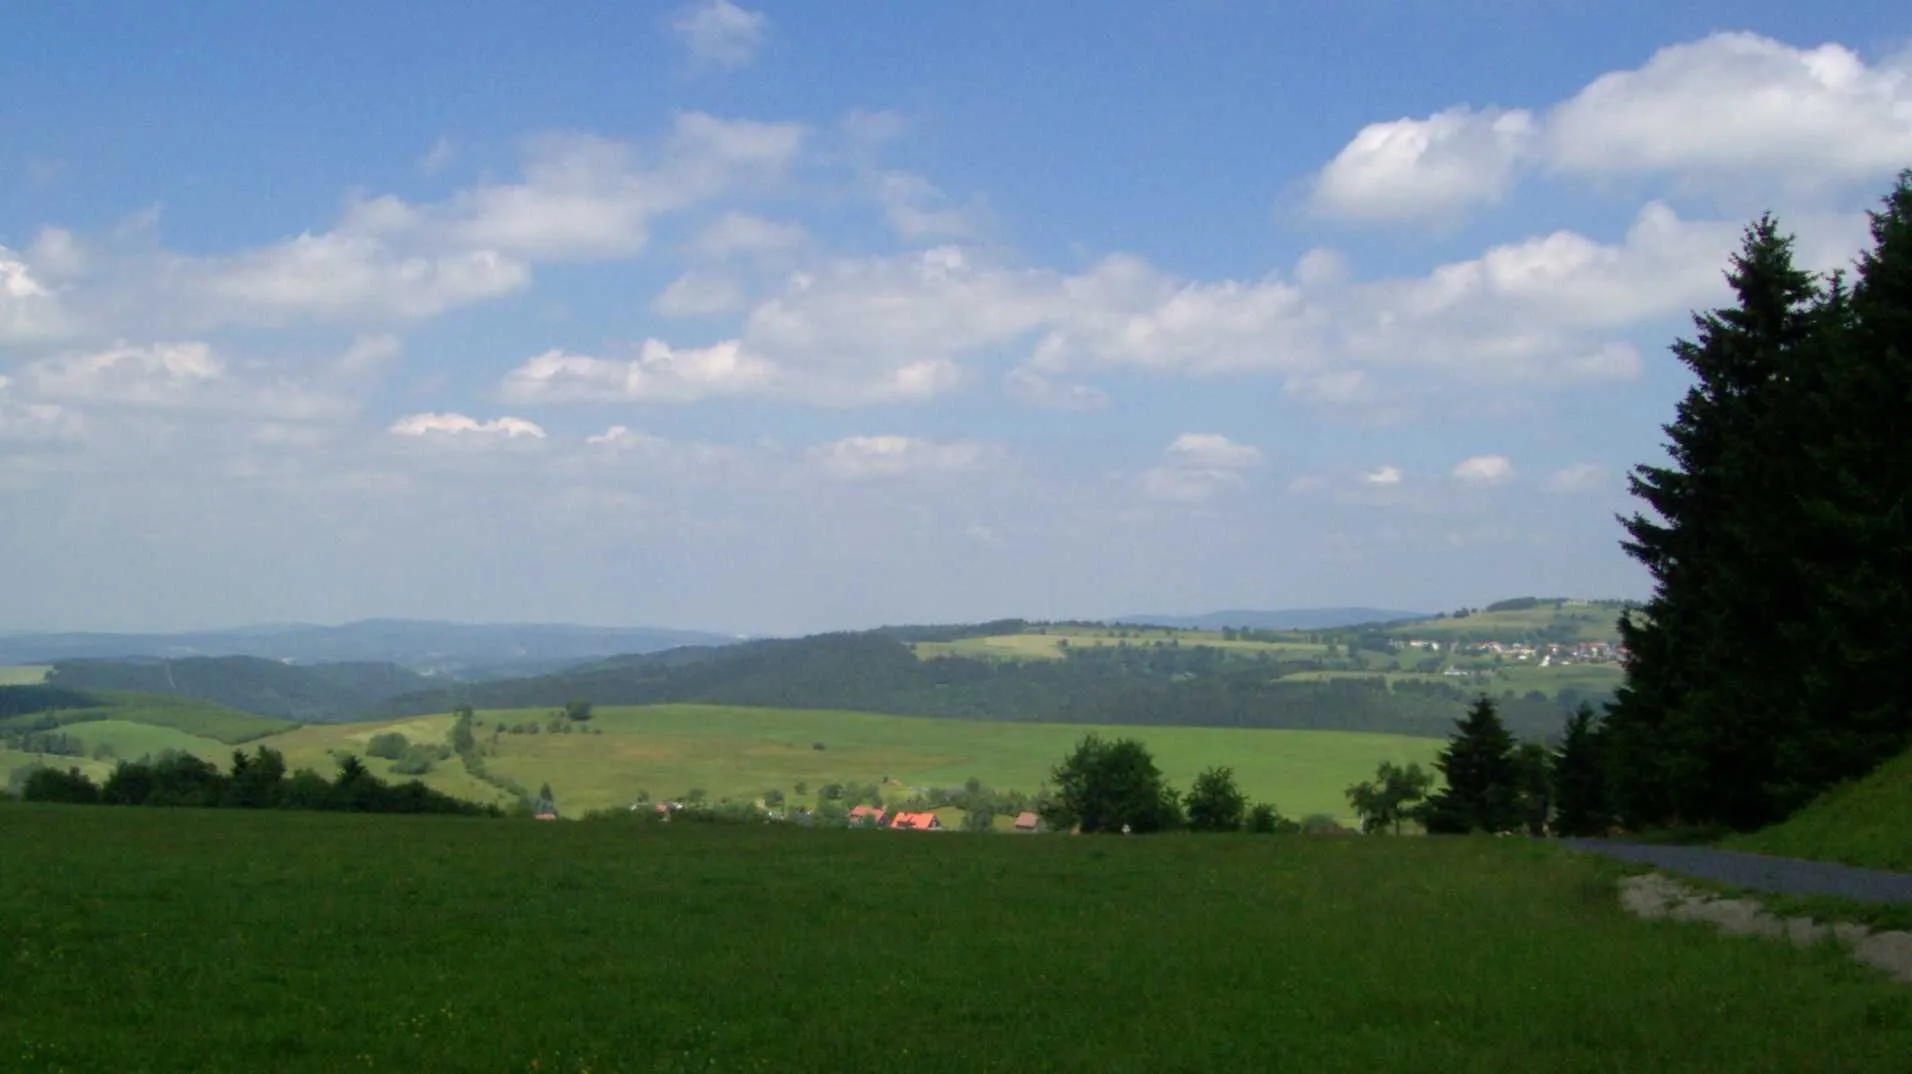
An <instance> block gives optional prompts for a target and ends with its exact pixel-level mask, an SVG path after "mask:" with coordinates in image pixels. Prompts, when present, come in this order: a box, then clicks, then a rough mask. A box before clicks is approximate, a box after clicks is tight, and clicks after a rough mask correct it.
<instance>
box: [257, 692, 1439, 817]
mask: <svg viewBox="0 0 1912 1074" xmlns="http://www.w3.org/2000/svg"><path fill="white" fill-rule="evenodd" d="M546 716H547V713H545V712H543V711H542V710H532V711H518V712H511V711H481V712H479V713H478V716H477V722H478V729H479V732H480V733H479V736H478V737H479V742H480V744H481V746H482V747H483V748H484V749H486V750H488V751H495V752H490V753H488V755H487V756H486V757H485V758H484V763H485V766H486V768H487V769H488V770H490V771H491V772H494V773H497V774H499V775H502V776H506V777H509V778H511V779H513V780H515V781H516V782H517V783H518V784H520V785H521V786H524V787H528V788H536V787H538V786H539V785H540V784H542V783H549V784H550V785H551V787H552V789H553V790H554V791H555V792H556V793H557V797H558V801H559V803H560V804H561V806H562V807H563V808H564V809H565V811H566V813H567V815H573V816H575V815H577V814H578V813H580V812H583V811H584V810H588V809H595V808H601V807H606V806H623V805H629V804H630V803H631V802H632V801H634V800H635V799H636V797H637V796H638V793H639V792H640V791H642V792H648V793H649V795H650V796H651V797H652V798H662V797H666V796H669V797H677V798H681V797H682V796H684V795H685V794H686V793H687V792H688V791H690V790H691V789H692V788H701V789H703V790H704V791H706V792H707V793H708V795H709V796H710V798H711V799H712V800H717V799H720V798H724V797H730V798H734V799H737V800H739V801H750V800H754V799H755V798H757V797H758V796H760V795H762V794H763V793H764V792H765V791H768V790H773V789H775V790H779V791H782V792H784V793H785V795H786V796H788V797H795V794H796V786H797V784H798V783H799V782H802V783H805V784H807V785H808V787H809V788H810V794H811V795H814V794H815V793H816V791H817V789H819V788H821V787H823V786H824V785H826V784H829V783H833V782H837V783H845V784H855V785H863V784H878V785H879V786H880V788H881V791H882V793H883V795H884V797H885V798H886V799H890V800H896V799H899V798H901V797H903V796H905V795H906V794H907V793H908V792H909V789H910V788H918V789H923V790H926V789H927V788H930V787H943V788H956V787H961V786H962V785H963V784H964V782H965V781H967V780H968V779H970V778H972V777H973V778H976V779H979V780H981V781H982V782H983V783H984V784H986V785H988V786H991V787H996V788H999V789H1003V790H1021V791H1025V792H1033V791H1035V790H1036V788H1037V787H1038V786H1040V785H1041V784H1043V783H1044V782H1046V781H1047V779H1048V773H1049V769H1050V768H1051V767H1053V766H1054V765H1055V764H1056V763H1057V762H1058V761H1060V760H1062V758H1063V756H1064V755H1066V754H1067V753H1068V752H1069V750H1070V749H1071V748H1072V747H1073V746H1074V745H1075V744H1076V743H1077V742H1078V741H1080V740H1081V738H1082V736H1083V735H1084V734H1087V733H1090V732H1098V733H1101V734H1104V735H1110V736H1114V735H1121V736H1127V737H1131V738H1137V739H1140V740H1141V741H1142V742H1143V743H1145V744H1146V745H1148V747H1149V748H1150V750H1151V751H1152V752H1153V753H1154V754H1155V757H1156V761H1157V763H1158V764H1159V765H1161V767H1162V770H1163V772H1164V773H1166V774H1167V775H1168V777H1169V778H1170V780H1171V781H1172V782H1174V783H1175V784H1176V786H1177V787H1179V788H1181V789H1184V790H1185V789H1187V787H1188V784H1189V783H1190V781H1192V780H1193V779H1194V777H1195V775H1196V774H1197V773H1199V772H1200V771H1201V770H1202V769H1204V768H1207V767H1209V766H1211V765H1229V766H1232V767H1233V768H1234V769H1235V773H1236V778H1237V779H1238V780H1239V781H1240V783H1241V785H1242V788H1243V790H1245V791H1246V792H1247V793H1248V794H1249V795H1250V796H1252V797H1256V798H1259V799H1263V800H1267V801H1271V802H1274V803H1275V804H1276V805H1278V806H1279V807H1280V808H1281V809H1282V810H1283V811H1284V812H1285V813H1287V814H1289V815H1291V816H1301V815H1305V814H1308V813H1326V814H1329V815H1331V816H1334V817H1337V818H1342V819H1348V820H1351V819H1352V815H1351V814H1350V812H1349V809H1348V804H1347V801H1346V799H1345V797H1344V796H1343V793H1342V792H1343V791H1344V790H1345V789H1346V788H1347V786H1348V785H1349V784H1351V783H1356V782H1359V781H1360V780H1363V779H1366V778H1368V777H1369V776H1371V775H1372V774H1373V773H1374V768H1375V766H1376V765H1378V764H1379V763H1380V762H1382V761H1394V762H1396V763H1401V764H1405V763H1407V762H1410V761H1418V762H1420V763H1422V764H1428V763H1430V762H1431V761H1432V760H1433V757H1434V753H1435V751H1436V750H1437V749H1438V748H1439V747H1440V743H1438V742H1436V741H1434V740H1431V739H1426V738H1415V737H1409V736H1404V735H1377V734H1358V733H1348V732H1340V731H1265V730H1241V729H1229V728H1205V727H1133V726H1131V727H1112V726H1096V725H1062V724H1039V723H1008V722H1001V721H976V720H954V719H949V720H923V719H914V718H910V717H900V716H884V715H874V714H870V713H862V712H825V711H810V710H799V709H763V708H744V707H736V706H712V705H659V706H646V707H613V708H601V709H599V710H598V712H597V714H596V715H595V716H594V717H593V718H592V719H591V721H590V722H589V724H588V725H583V729H582V730H574V731H572V732H571V733H567V734H551V733H548V732H547V733H541V734H535V735H532V734H510V733H503V734H500V733H497V727H498V725H499V724H500V723H503V724H505V725H507V726H509V725H514V724H520V725H521V724H522V723H524V722H526V721H540V720H542V719H544V718H545V717H546ZM382 726H383V725H363V726H354V727H353V731H354V733H355V734H356V735H364V736H367V737H369V735H370V734H371V733H373V728H374V727H382ZM315 730H316V729H306V730H304V731H302V732H300V733H299V734H300V735H301V736H309V735H311V734H313V733H314V731H315ZM439 734H441V735H442V734H443V730H440V731H439ZM274 741H276V740H271V739H269V740H267V743H268V744H271V743H273V742H274ZM455 764H456V762H455V761H454V762H451V765H453V766H455ZM427 782H430V780H429V776H428V778H427ZM443 789H448V788H443Z"/></svg>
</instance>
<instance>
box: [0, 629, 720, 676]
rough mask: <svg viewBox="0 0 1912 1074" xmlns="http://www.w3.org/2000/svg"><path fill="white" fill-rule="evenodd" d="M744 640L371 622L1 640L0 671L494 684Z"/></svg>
mask: <svg viewBox="0 0 1912 1074" xmlns="http://www.w3.org/2000/svg"><path fill="white" fill-rule="evenodd" d="M736 640H738V639H736V638H734V637H731V636H728V635H723V634H713V633H708V632H704V631H695V630H669V629H660V628H653V627H590V626H569V625H564V624H551V623H450V622H438V621H433V620H417V619H365V620H360V621H358V622H352V623H343V624H340V625H338V626H316V625H309V624H284V625H281V624H274V625H271V626H252V627H239V628H235V629H229V630H202V631H182V632H178V633H154V634H135V633H126V634H116V633H89V632H74V633H38V634H36V633H17V634H0V664H44V663H52V662H54V661H58V660H86V659H90V660H129V659H131V660H138V659H155V658H157V659H168V660H178V659H184V658H188V657H214V656H254V657H261V658H264V659H267V660H279V661H292V662H295V663H301V664H320V663H347V662H360V663H367V662H371V663H393V664H398V665H400V666H402V667H405V668H408V669H410V670H412V671H415V672H419V673H421V674H429V675H444V676H452V677H465V676H472V677H480V678H490V677H497V676H499V675H526V674H536V673H539V672H542V671H550V670H554V669H556V668H557V667H560V666H563V665H565V664H569V663H575V662H578V661H582V660H594V659H600V658H603V657H607V656H617V655H620V654H625V653H646V652H657V651H659V650H662V649H672V648H676V647H678V646H682V645H724V644H729V643H730V642H733V641H736Z"/></svg>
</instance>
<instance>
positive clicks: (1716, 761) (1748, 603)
mask: <svg viewBox="0 0 1912 1074" xmlns="http://www.w3.org/2000/svg"><path fill="white" fill-rule="evenodd" d="M1792 246H1793V243H1792V239H1791V237H1790V236H1786V235H1782V234H1781V233H1780V232H1779V228H1778V225H1777V223H1776V222H1775V221H1774V220H1773V219H1772V217H1770V216H1767V217H1762V218H1761V219H1760V220H1759V221H1758V222H1757V223H1755V224H1753V225H1752V226H1751V227H1749V228H1748V229H1747V230H1746V233H1745V236H1744V240H1743V242H1742V245H1741V249H1740V252H1739V253H1738V254H1737V255H1736V256H1735V257H1734V259H1733V264H1732V269H1731V271H1730V272H1729V273H1728V276H1727V279H1728V282H1729V283H1730V284H1731V285H1732V288H1733V291H1734V294H1735V296H1736V298H1737V303H1736V304H1735V305H1734V306H1731V307H1726V308H1722V309H1718V310H1714V311H1712V312H1711V313H1707V314H1702V315H1699V316H1696V317H1695V318H1694V321H1695V325H1696V328H1697V329H1698V331H1697V334H1696V338H1695V339H1693V340H1680V341H1678V342H1676V343H1675V344H1674V346H1673V348H1672V349H1673V353H1674V355H1675V356H1676V357H1677V358H1678V359H1679V360H1680V361H1681V362H1682V363H1683V364H1685V365H1686V366H1687V368H1688V369H1689V370H1690V371H1691V372H1692V373H1693V375H1694V377H1695V383H1694V384H1693V386H1692V387H1691V388H1690V389H1689V390H1688V391H1687V393H1686V396H1685V398H1684V399H1682V400H1681V402H1680V404H1679V407H1678V409H1677V412H1676V415H1675V418H1674V421H1673V422H1672V423H1671V424H1669V425H1667V426H1666V427H1665V431H1666V434H1667V453H1668V456H1669V465H1665V466H1651V465H1643V466H1639V467H1636V468H1635V471H1634V474H1633V476H1632V478H1631V480H1630V482H1629V485H1630V487H1631V490H1632V492H1633V494H1634V495H1635V496H1636V497H1638V498H1640V499H1641V500H1643V501H1645V503H1646V505H1647V506H1648V507H1649V508H1651V510H1652V511H1653V513H1654V514H1655V515H1657V516H1658V517H1657V518H1654V517H1648V516H1647V515H1645V514H1636V515H1634V516H1633V517H1631V518H1625V519H1622V520H1621V521H1622V524H1623V525H1624V526H1625V528H1626V531H1627V535H1628V538H1629V539H1628V540H1627V541H1625V542H1623V545H1622V546H1623V547H1624V548H1625V550H1626V551H1627V553H1628V554H1629V555H1631V556H1633V557H1634V558H1635V559H1638V560H1639V561H1640V562H1641V563H1642V564H1643V565H1644V566H1646V568H1647V569H1648V571H1649V572H1651V574H1652V575H1653V578H1654V582H1655V588H1654V593H1653V596H1652V598H1651V599H1650V600H1649V601H1648V602H1647V604H1646V606H1645V607H1644V608H1643V609H1642V610H1641V611H1642V614H1641V615H1640V616H1638V617H1636V616H1634V615H1632V614H1629V615H1628V616H1626V617H1625V618H1623V619H1622V621H1621V624H1620V630H1621V635H1622V639H1623V641H1624V642H1625V644H1626V646H1627V648H1628V651H1629V658H1628V663H1627V681H1626V684H1625V686H1624V687H1623V688H1622V689H1621V690H1620V691H1619V692H1618V694H1617V697H1616V700H1615V703H1614V704H1613V706H1612V708H1611V712H1610V715H1609V721H1608V728H1609V733H1610V734H1611V736H1612V746H1613V758H1614V760H1615V762H1616V763H1615V767H1614V780H1613V785H1612V791H1613V797H1614V804H1615V805H1616V806H1617V807H1618V809H1619V811H1620V813H1621V815H1622V817H1623V818H1625V820H1626V821H1627V822H1628V823H1631V824H1635V825H1639V824H1652V823H1664V822H1669V821H1674V820H1681V821H1687V822H1707V821H1724V822H1726V823H1729V824H1734V825H1737V826H1752V825H1756V824H1759V823H1764V822H1765V821H1767V820H1770V819H1772V816H1773V808H1774V807H1773V796H1772V793H1771V787H1772V785H1773V783H1774V781H1775V777H1776V774H1777V770H1778V767H1779V757H1778V754H1777V752H1776V751H1775V749H1774V733H1775V731H1776V729H1777V728H1779V727H1780V726H1782V725H1783V724H1785V723H1786V722H1787V719H1788V715H1787V713H1788V710H1787V708H1786V704H1785V701H1784V699H1783V697H1777V696H1775V695H1774V694H1773V693H1772V691H1770V690H1768V689H1765V688H1764V685H1765V679H1766V678H1767V677H1769V675H1770V673H1771V671H1772V670H1773V669H1774V668H1775V667H1776V666H1781V665H1783V662H1784V660H1785V659H1786V657H1787V655H1788V653H1787V650H1786V647H1785V640H1784V635H1783V634H1782V633H1780V632H1779V631H1777V630H1775V629H1774V623H1775V622H1776V621H1784V620H1786V619H1788V618H1794V619H1796V618H1798V617H1799V616H1800V615H1801V614H1802V610H1801V608H1800V607H1799V596H1798V587H1797V586H1796V585H1794V584H1792V578H1791V577H1790V573H1789V570H1788V568H1787V562H1788V561H1787V559H1786V557H1785V555H1784V550H1785V547H1786V542H1785V541H1784V540H1781V539H1776V538H1775V534H1776V533H1779V534H1783V533H1785V532H1787V527H1786V526H1784V525H1783V524H1782V520H1780V519H1777V518H1776V517H1775V516H1781V515H1784V513H1785V511H1786V505H1785V504H1783V503H1774V502H1773V492H1774V488H1773V485H1774V482H1775V481H1776V480H1781V479H1782V478H1787V477H1792V476H1795V475H1793V474H1792V473H1791V468H1790V466H1789V464H1787V463H1786V462H1784V461H1776V459H1777V456H1776V455H1775V453H1778V452H1784V451H1787V450H1791V447H1790V445H1786V444H1780V443H1774V442H1772V439H1771V437H1772V434H1773V432H1774V430H1775V429H1776V427H1777V423H1776V420H1775V417H1774V415H1775V413H1776V411H1778V410H1780V409H1781V408H1780V405H1779V404H1780V401H1781V400H1783V399H1785V398H1786V396H1787V394H1788V393H1789V392H1790V391H1791V390H1792V387H1791V384H1792V381H1793V380H1795V379H1796V378H1797V373H1798V366H1799V363H1800V362H1801V361H1802V360H1803V358H1802V355H1803V354H1804V353H1806V352H1807V351H1809V350H1810V347H1809V344H1811V343H1812V342H1813V340H1814V339H1815V334H1816V332H1817V330H1818V328H1819V324H1820V311H1819V306H1820V304H1819V297H1820V291H1819V287H1818V284H1817V282H1816V281H1815V280H1814V278H1813V277H1812V276H1811V275H1810V274H1808V273H1806V272H1803V271H1801V270H1799V269H1798V268H1797V267H1795V265H1794V264H1793V254H1792Z"/></svg>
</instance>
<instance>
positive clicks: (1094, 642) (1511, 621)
mask: <svg viewBox="0 0 1912 1074" xmlns="http://www.w3.org/2000/svg"><path fill="white" fill-rule="evenodd" d="M1618 617H1619V611H1618V609H1615V608H1606V607H1597V606H1594V607H1584V608H1583V607H1569V608H1561V609H1555V608H1554V607H1552V606H1551V605H1547V606H1543V607H1540V608H1529V609H1523V610H1521V611H1514V612H1480V613H1477V614H1474V615H1470V616H1468V617H1466V618H1464V619H1432V620H1428V621H1426V622H1425V623H1416V624H1412V625H1410V626H1403V627H1397V628H1392V629H1391V630H1390V631H1389V633H1392V634H1394V635H1396V636H1398V637H1402V638H1421V639H1431V640H1438V641H1455V640H1459V639H1465V640H1471V641H1489V640H1504V641H1513V640H1516V639H1518V638H1521V637H1524V636H1527V635H1529V634H1531V633H1533V632H1534V631H1537V630H1540V629H1542V628H1545V627H1548V626H1553V625H1558V624H1561V623H1566V624H1569V625H1571V626H1572V627H1573V628H1574V633H1575V636H1576V638H1577V639H1579V640H1587V641H1614V640H1616V634H1615V631H1614V629H1613V621H1614V620H1615V619H1617V618H1618ZM1128 633H1129V634H1130V635H1131V636H1130V637H1129V638H1127V639H1126V641H1127V644H1129V645H1132V646H1149V645H1153V644H1155V643H1156V642H1157V641H1164V640H1168V639H1170V638H1173V639H1175V640H1176V641H1177V642H1178V643H1179V644H1181V645H1184V646H1198V645H1199V646H1212V647H1214V648H1218V649H1225V650H1228V651H1230V652H1235V653H1242V654H1248V655H1253V654H1256V653H1266V654H1268V655H1270V656H1272V657H1274V658H1276V659H1287V660H1306V659H1311V658H1320V657H1324V656H1325V655H1326V654H1327V651H1328V650H1327V646H1325V645H1315V644H1311V643H1309V642H1308V641H1306V640H1304V639H1305V638H1306V635H1307V632H1306V631H1302V632H1298V633H1297V634H1296V635H1295V638H1296V640H1293V641H1275V642H1268V641H1229V640H1225V639H1224V638H1223V637H1222V634H1221V632H1220V631H1218V630H1182V629H1173V628H1166V627H1164V628H1152V629H1148V630H1140V629H1136V630H1130V631H1128ZM1124 640H1125V639H1122V638H1119V637H1117V631H1115V630H1101V629H1096V628H1092V627H1067V628H1064V627H1052V628H1049V629H1047V630H1046V631H1044V632H1043V633H1033V632H1030V633H1022V634H993V635H986V636H981V637H974V638H962V639H959V640H956V641H946V642H917V643H915V646H914V648H915V650H916V654H917V655H918V656H920V657H923V658H924V659H929V658H931V657H935V656H968V657H982V658H993V659H998V660H1057V659H1061V657H1062V655H1063V647H1062V643H1063V642H1065V641H1066V642H1067V643H1068V647H1070V648H1093V647H1098V646H1108V645H1119V644H1123V642H1124ZM1431 655H1435V654H1431V653H1428V652H1426V651H1422V650H1412V649H1410V650H1404V651H1402V652H1399V653H1394V654H1387V653H1378V652H1368V651H1364V652H1362V653H1361V654H1360V659H1361V660H1363V661H1364V662H1366V663H1367V665H1368V666H1369V668H1370V669H1371V670H1369V671H1365V672H1362V671H1304V672H1297V673H1295V674H1293V675H1291V676H1290V678H1291V679H1292V680H1293V681H1296V682H1309V681H1326V680H1332V679H1345V678H1369V677H1373V676H1374V675H1376V674H1381V675H1385V676H1386V677H1387V678H1388V679H1390V680H1396V679H1409V680H1421V681H1427V682H1446V683H1449V684H1451V685H1456V686H1459V687H1461V688H1462V689H1475V688H1479V687H1482V686H1485V688H1487V689H1490V690H1492V691H1494V692H1496V693H1498V692H1500V691H1503V690H1512V691H1514V692H1516V693H1526V692H1527V691H1529V690H1539V691H1541V692H1543V693H1547V694H1552V693H1555V692H1557V691H1559V690H1561V689H1562V688H1572V689H1575V690H1579V691H1581V692H1582V693H1587V694H1598V693H1606V692H1609V691H1612V690H1613V689H1615V688H1617V687H1618V686H1619V685H1620V683H1621V681H1622V680H1623V678H1624V674H1623V673H1622V672H1621V670H1620V667H1619V665H1618V664H1568V665H1556V666H1553V667H1544V668H1543V667H1540V666H1539V665H1538V664H1537V663H1517V662H1509V663H1507V664H1505V665H1504V666H1503V667H1501V668H1499V669H1497V670H1490V674H1489V676H1488V677H1487V678H1486V679H1483V680H1480V681H1478V682H1477V681H1474V680H1464V679H1463V680H1457V679H1453V678H1447V677H1444V676H1442V675H1440V674H1438V673H1433V674H1417V673H1415V672H1411V671H1405V670H1400V669H1404V668H1411V667H1413V666H1414V665H1415V664H1417V663H1419V662H1420V661H1422V660H1425V659H1427V658H1428V657H1429V656H1431ZM1461 665H1462V666H1464V667H1475V666H1478V667H1481V668H1483V669H1488V668H1489V662H1488V661H1486V660H1481V659H1472V658H1468V659H1463V660H1462V661H1461Z"/></svg>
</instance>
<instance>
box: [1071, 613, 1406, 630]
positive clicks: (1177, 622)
mask: <svg viewBox="0 0 1912 1074" xmlns="http://www.w3.org/2000/svg"><path fill="white" fill-rule="evenodd" d="M1433 618H1435V616H1434V615H1433V614H1431V613H1428V612H1404V611H1399V610H1395V609H1388V608H1287V609H1282V610H1279V611H1254V610H1250V609H1245V608H1236V609H1229V610H1226V611H1219V612H1204V613H1202V614H1200V615H1124V616H1119V617H1117V618H1114V619H1111V620H1109V622H1111V623H1126V624H1133V625H1135V626H1160V627H1178V628H1181V629H1184V630H1220V629H1222V628H1223V627H1249V628H1252V629H1255V630H1331V629H1334V628H1336V627H1347V626H1362V625H1366V624H1368V623H1399V622H1405V621H1408V620H1414V619H1433Z"/></svg>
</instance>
